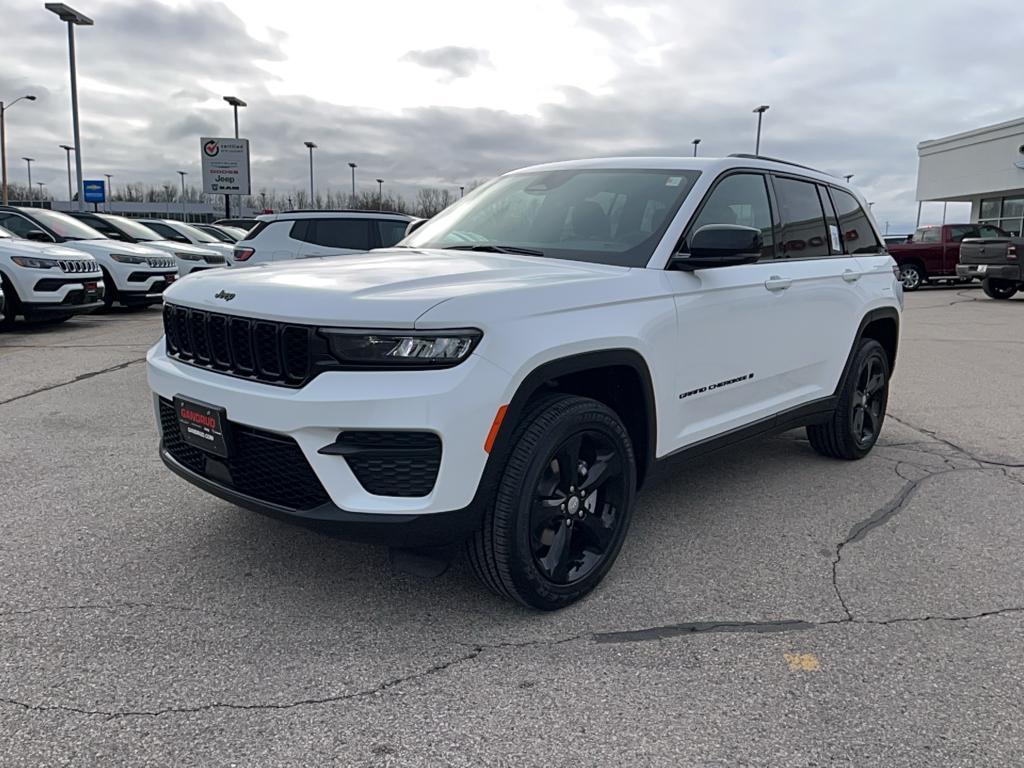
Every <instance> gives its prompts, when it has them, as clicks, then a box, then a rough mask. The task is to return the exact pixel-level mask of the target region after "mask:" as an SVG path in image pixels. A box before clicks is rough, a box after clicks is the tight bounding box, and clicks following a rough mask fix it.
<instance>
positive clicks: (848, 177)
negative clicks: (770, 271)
mask: <svg viewBox="0 0 1024 768" xmlns="http://www.w3.org/2000/svg"><path fill="white" fill-rule="evenodd" d="M843 178H844V179H846V183H847V184H849V183H850V179H852V178H853V174H852V173H848V174H846V175H845V176H843Z"/></svg>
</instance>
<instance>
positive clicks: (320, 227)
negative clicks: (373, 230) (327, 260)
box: [313, 219, 370, 251]
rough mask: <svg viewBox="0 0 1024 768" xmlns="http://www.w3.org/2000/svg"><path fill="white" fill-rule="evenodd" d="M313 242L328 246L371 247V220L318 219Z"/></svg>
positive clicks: (359, 248)
mask: <svg viewBox="0 0 1024 768" xmlns="http://www.w3.org/2000/svg"><path fill="white" fill-rule="evenodd" d="M313 242H315V243H316V244H317V245H322V246H324V247H326V248H351V249H353V250H358V251H366V250H369V248H370V222H369V220H367V219H317V220H316V229H315V235H314V237H313Z"/></svg>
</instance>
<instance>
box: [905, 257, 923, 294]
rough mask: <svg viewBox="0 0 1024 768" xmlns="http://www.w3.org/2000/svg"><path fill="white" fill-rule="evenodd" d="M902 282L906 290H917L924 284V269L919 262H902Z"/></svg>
mask: <svg viewBox="0 0 1024 768" xmlns="http://www.w3.org/2000/svg"><path fill="white" fill-rule="evenodd" d="M900 282H901V283H903V290H904V291H916V290H917V289H918V288H920V287H921V286H922V285H924V270H923V269H921V268H920V267H919V266H917V264H900Z"/></svg>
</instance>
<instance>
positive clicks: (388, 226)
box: [377, 221, 408, 248]
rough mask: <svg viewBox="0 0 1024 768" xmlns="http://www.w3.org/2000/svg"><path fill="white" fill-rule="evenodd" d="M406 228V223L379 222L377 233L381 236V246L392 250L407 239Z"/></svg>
mask: <svg viewBox="0 0 1024 768" xmlns="http://www.w3.org/2000/svg"><path fill="white" fill-rule="evenodd" d="M406 226H408V224H407V222H404V221H378V222H377V233H378V234H379V235H380V244H381V246H383V247H384V248H390V247H391V246H392V245H394V244H395V243H397V242H398V241H399V240H401V239H402V238H403V237H405V228H406Z"/></svg>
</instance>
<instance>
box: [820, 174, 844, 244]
mask: <svg viewBox="0 0 1024 768" xmlns="http://www.w3.org/2000/svg"><path fill="white" fill-rule="evenodd" d="M818 201H819V202H820V203H821V209H822V210H823V211H824V212H825V228H826V229H827V230H828V250H829V253H831V254H832V255H833V256H841V255H842V253H843V236H842V233H841V232H840V231H839V220H838V219H837V218H836V211H835V208H833V207H832V198H830V197H829V196H828V188H827V187H823V186H822V185H821V184H819V185H818Z"/></svg>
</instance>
